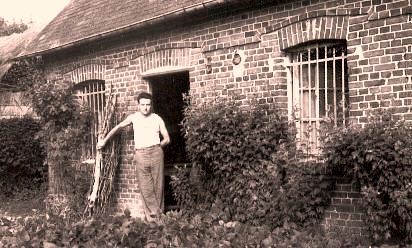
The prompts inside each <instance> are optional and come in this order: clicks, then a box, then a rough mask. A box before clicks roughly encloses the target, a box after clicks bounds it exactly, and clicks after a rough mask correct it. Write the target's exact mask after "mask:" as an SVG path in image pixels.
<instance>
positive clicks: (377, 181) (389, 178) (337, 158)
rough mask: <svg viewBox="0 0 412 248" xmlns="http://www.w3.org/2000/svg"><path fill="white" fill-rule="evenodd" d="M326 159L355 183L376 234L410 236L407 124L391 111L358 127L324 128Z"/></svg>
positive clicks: (411, 176)
mask: <svg viewBox="0 0 412 248" xmlns="http://www.w3.org/2000/svg"><path fill="white" fill-rule="evenodd" d="M324 151H325V160H326V162H327V163H328V164H329V165H330V166H331V167H332V168H333V169H334V173H335V174H337V175H345V176H349V177H350V178H352V179H353V180H355V181H357V182H358V183H360V185H361V188H362V193H363V196H364V205H365V209H366V215H367V216H368V219H367V221H368V226H369V228H370V231H371V234H372V235H373V237H374V239H375V240H386V239H389V238H395V239H400V240H403V241H411V240H412V127H411V125H410V124H408V123H405V122H404V121H401V120H399V118H397V117H396V116H395V115H393V114H392V113H391V112H390V111H379V112H378V113H375V114H374V115H372V116H371V118H370V122H369V123H368V124H367V125H366V126H365V127H363V128H356V127H349V128H346V129H340V130H335V131H334V132H332V133H329V135H328V137H327V138H326V139H325V147H324Z"/></svg>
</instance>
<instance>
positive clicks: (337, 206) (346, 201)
mask: <svg viewBox="0 0 412 248" xmlns="http://www.w3.org/2000/svg"><path fill="white" fill-rule="evenodd" d="M359 192H360V188H359V186H358V185H356V184H354V183H350V182H347V181H346V182H345V181H343V180H339V181H338V182H337V183H336V188H335V190H334V191H333V192H332V199H331V205H330V206H329V207H328V208H327V209H326V212H325V219H324V221H323V223H322V225H323V226H324V227H325V229H326V230H328V231H331V232H336V233H343V232H344V233H350V234H355V235H368V230H367V228H366V226H365V222H364V221H365V213H364V211H363V208H362V198H361V195H360V193H359Z"/></svg>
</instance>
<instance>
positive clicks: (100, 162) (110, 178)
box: [84, 91, 120, 216]
mask: <svg viewBox="0 0 412 248" xmlns="http://www.w3.org/2000/svg"><path fill="white" fill-rule="evenodd" d="M116 101H117V98H116V96H115V95H113V94H112V92H111V91H110V92H109V95H108V99H107V101H106V107H105V112H104V117H103V122H102V125H100V130H99V134H98V140H101V139H103V138H104V137H105V136H106V135H107V134H108V133H109V131H110V130H111V129H112V128H113V127H114V126H115V125H116V124H117V122H118V120H117V118H116V115H115V108H116ZM119 154H120V138H119V137H113V139H111V140H110V142H108V143H107V145H106V146H105V147H104V148H103V149H101V150H99V149H96V159H95V166H94V172H93V179H92V184H91V188H90V195H89V196H88V199H87V200H88V204H86V208H85V211H84V215H87V216H99V215H102V214H103V213H105V212H106V210H107V208H108V206H109V202H110V197H111V195H112V191H113V185H114V179H115V173H116V168H117V166H118V164H119Z"/></svg>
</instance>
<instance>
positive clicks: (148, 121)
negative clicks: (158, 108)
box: [128, 112, 164, 149]
mask: <svg viewBox="0 0 412 248" xmlns="http://www.w3.org/2000/svg"><path fill="white" fill-rule="evenodd" d="M128 119H129V120H130V121H131V122H132V124H133V131H134V147H135V149H141V148H145V147H150V146H154V145H159V144H160V126H161V125H163V126H164V122H163V120H162V118H161V117H160V116H158V115H157V114H155V113H151V114H150V115H149V116H144V115H143V114H141V113H140V112H137V113H134V114H132V115H130V116H129V118H128Z"/></svg>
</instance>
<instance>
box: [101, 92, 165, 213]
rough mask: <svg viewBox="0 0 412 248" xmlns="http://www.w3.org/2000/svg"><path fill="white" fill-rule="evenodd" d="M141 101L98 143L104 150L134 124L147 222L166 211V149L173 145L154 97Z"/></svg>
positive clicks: (144, 95)
mask: <svg viewBox="0 0 412 248" xmlns="http://www.w3.org/2000/svg"><path fill="white" fill-rule="evenodd" d="M137 102H138V106H139V111H138V112H136V113H133V114H131V115H129V116H127V117H126V119H125V120H123V121H122V122H120V123H119V124H118V125H116V126H115V127H114V128H113V129H112V130H111V131H110V132H109V133H108V134H107V136H106V137H105V138H104V139H103V140H100V141H99V142H98V143H97V149H102V148H103V147H104V146H105V144H106V142H107V141H108V140H109V139H110V138H111V137H112V136H113V135H114V134H115V133H116V132H117V131H118V130H120V129H122V128H124V127H126V126H128V125H130V124H132V125H133V134H134V147H135V161H136V163H137V177H138V182H139V187H140V192H141V195H142V198H143V205H144V212H145V216H146V219H147V220H148V221H152V220H154V219H155V218H156V217H158V216H159V215H160V214H161V213H163V210H164V201H163V185H164V174H163V171H164V154H163V149H162V147H164V146H166V145H167V144H169V143H170V138H169V134H168V132H167V129H166V126H165V123H164V121H163V120H162V118H161V117H160V116H159V115H157V114H155V113H152V95H151V94H149V93H147V92H142V93H140V94H139V96H138V97H137ZM160 137H162V139H160Z"/></svg>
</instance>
